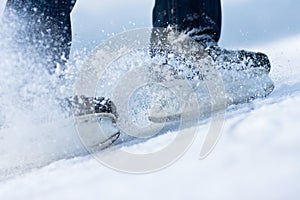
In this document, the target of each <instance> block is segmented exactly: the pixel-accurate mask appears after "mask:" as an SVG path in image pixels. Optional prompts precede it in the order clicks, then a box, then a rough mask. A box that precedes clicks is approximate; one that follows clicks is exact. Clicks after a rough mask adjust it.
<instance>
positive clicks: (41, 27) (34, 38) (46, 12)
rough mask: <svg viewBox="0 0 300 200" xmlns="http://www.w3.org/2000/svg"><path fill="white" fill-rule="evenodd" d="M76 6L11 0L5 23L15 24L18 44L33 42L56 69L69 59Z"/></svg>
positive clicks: (65, 0)
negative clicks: (73, 15) (73, 14)
mask: <svg viewBox="0 0 300 200" xmlns="http://www.w3.org/2000/svg"><path fill="white" fill-rule="evenodd" d="M75 3H76V0H60V1H56V0H8V1H7V3H6V8H5V12H4V18H5V19H4V20H5V21H7V22H8V23H12V24H13V28H14V29H15V38H14V39H16V41H17V43H20V44H25V45H26V44H28V43H29V44H30V46H33V47H34V48H35V49H36V50H37V51H38V52H39V55H40V57H41V59H43V60H44V61H45V62H47V63H46V64H47V65H49V66H48V67H49V68H53V69H54V68H55V66H56V65H57V64H64V63H65V62H66V60H67V59H68V58H69V54H70V48H71V41H72V32H71V20H70V13H71V11H72V9H73V7H74V5H75ZM53 69H49V70H50V71H51V70H53Z"/></svg>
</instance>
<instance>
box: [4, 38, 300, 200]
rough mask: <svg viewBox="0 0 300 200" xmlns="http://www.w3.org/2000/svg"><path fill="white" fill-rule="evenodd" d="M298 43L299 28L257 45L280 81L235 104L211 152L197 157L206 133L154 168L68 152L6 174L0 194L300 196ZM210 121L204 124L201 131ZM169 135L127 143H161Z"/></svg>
mask: <svg viewBox="0 0 300 200" xmlns="http://www.w3.org/2000/svg"><path fill="white" fill-rule="evenodd" d="M299 47H300V36H295V37H291V38H287V39H284V40H281V41H276V42H273V43H271V44H269V45H266V46H262V47H260V48H259V49H257V47H255V49H256V50H260V51H263V52H266V53H267V54H268V55H269V56H270V59H271V61H272V71H271V77H272V78H273V80H274V82H275V85H276V89H275V90H274V92H273V93H272V94H271V95H270V96H269V97H268V98H266V99H260V100H255V101H254V102H251V103H247V104H242V105H238V106H231V107H230V108H229V109H228V112H227V114H226V122H225V125H224V128H223V132H222V137H221V138H220V141H219V142H218V144H217V146H216V148H215V149H214V151H213V152H212V153H211V154H210V155H209V156H208V157H207V158H206V159H204V160H199V159H198V158H199V153H200V148H201V145H202V142H203V139H204V136H205V134H199V135H198V136H197V139H196V140H195V142H194V144H193V145H192V147H191V148H190V149H189V150H188V151H187V153H186V154H185V155H184V156H183V157H182V158H181V159H180V160H178V161H177V162H175V163H174V164H173V165H171V166H170V167H168V168H166V169H163V170H161V171H158V172H156V173H152V174H144V175H130V174H123V173H119V172H116V171H113V170H111V169H109V168H106V167H104V166H103V165H101V164H100V163H99V162H97V161H96V160H95V159H93V157H92V156H79V157H75V158H69V159H68V158H67V156H65V159H62V160H59V161H56V162H52V163H51V164H49V165H47V166H44V167H42V168H39V169H35V168H33V169H31V170H30V171H26V172H25V173H21V174H20V175H16V176H14V177H12V178H9V179H7V180H3V181H2V182H0V199H41V198H42V199H68V198H72V199H82V198H89V199H111V198H115V199H116V198H118V199H119V198H122V199H249V200H250V199H251V200H252V199H278V200H281V199H295V200H296V199H299V196H300V193H299V183H300V181H299V180H300V179H299V178H300V171H299V168H300V159H299V152H300V145H299V143H300V135H299V130H300V123H299V113H300V106H299V104H300V78H299V77H300V70H299V63H300V59H299V56H298V55H299V53H300V49H299ZM250 49H251V48H250ZM253 49H254V48H253ZM207 128H208V124H204V125H199V130H200V133H205V131H206V130H207ZM168 134H172V132H170V133H168ZM168 134H167V135H168ZM167 135H163V136H160V137H157V138H153V139H151V140H149V141H148V142H146V143H141V144H136V145H133V146H129V147H123V148H127V149H129V150H130V149H132V150H137V149H140V150H143V148H145V147H147V148H153V149H155V148H157V146H159V145H160V143H161V141H163V140H164V139H165V137H167ZM14 148H18V146H15V147H14ZM63 157H64V156H63Z"/></svg>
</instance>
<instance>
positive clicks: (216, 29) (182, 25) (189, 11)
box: [153, 0, 221, 42]
mask: <svg viewBox="0 0 300 200" xmlns="http://www.w3.org/2000/svg"><path fill="white" fill-rule="evenodd" d="M169 25H170V26H174V27H176V28H177V29H178V30H179V31H184V32H186V33H189V35H191V36H192V37H194V38H195V39H198V38H201V37H202V36H204V35H206V36H209V37H211V38H212V39H213V40H214V41H216V42H218V41H219V39H220V34H221V2H220V0H156V1H155V6H154V9H153V26H154V27H163V28H166V27H168V26H169Z"/></svg>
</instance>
